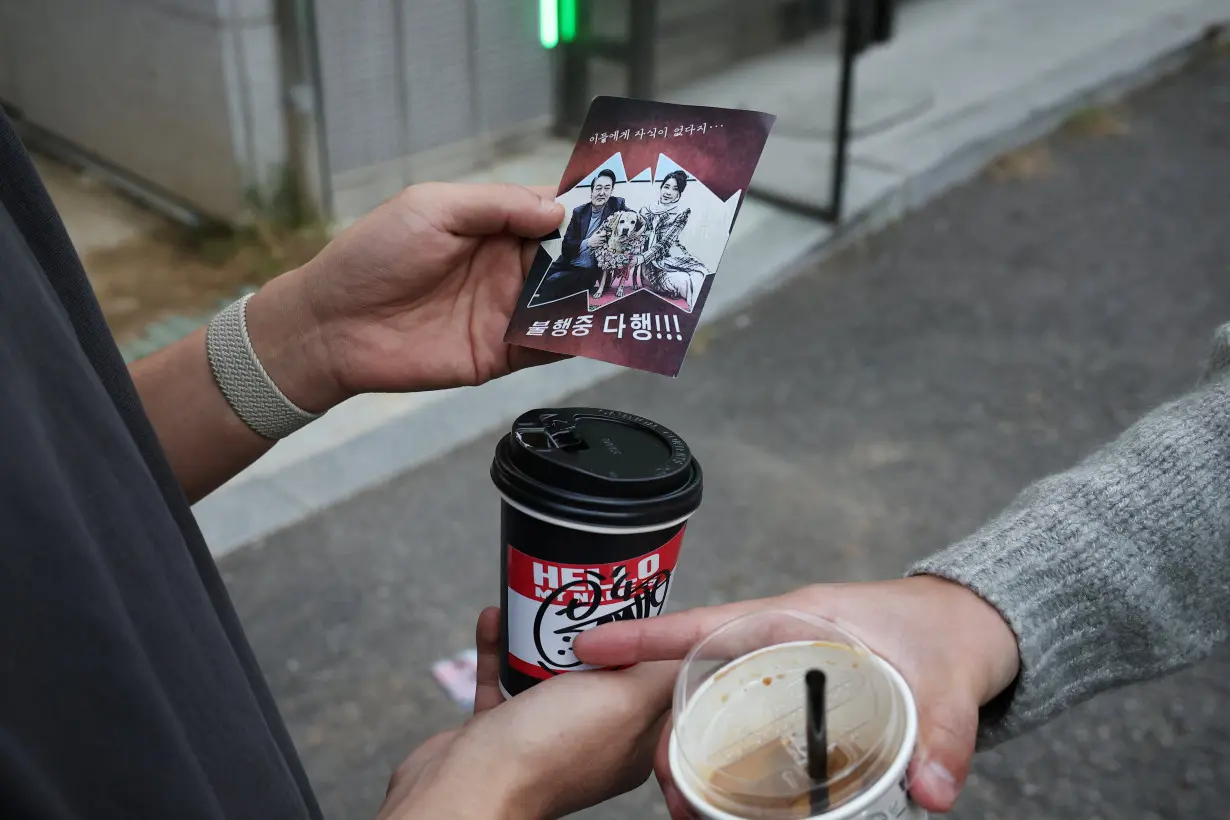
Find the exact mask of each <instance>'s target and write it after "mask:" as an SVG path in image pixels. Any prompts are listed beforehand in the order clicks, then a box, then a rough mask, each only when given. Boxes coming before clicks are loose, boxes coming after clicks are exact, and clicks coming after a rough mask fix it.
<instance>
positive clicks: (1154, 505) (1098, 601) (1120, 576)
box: [909, 324, 1230, 748]
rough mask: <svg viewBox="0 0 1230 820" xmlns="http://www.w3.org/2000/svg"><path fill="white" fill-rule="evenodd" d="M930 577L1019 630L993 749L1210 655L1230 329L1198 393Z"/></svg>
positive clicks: (1226, 451) (984, 730) (1229, 572)
mask: <svg viewBox="0 0 1230 820" xmlns="http://www.w3.org/2000/svg"><path fill="white" fill-rule="evenodd" d="M923 573H926V574H932V575H939V576H942V577H945V578H949V579H951V580H953V581H956V582H958V583H960V584H963V585H964V586H966V587H968V588H970V589H972V590H973V591H974V592H976V593H978V594H979V595H981V596H982V597H983V598H984V599H986V600H987V601H989V602H990V603H991V604H993V605H994V606H995V607H996V608H997V609H999V611H1000V612H1001V613H1002V614H1003V615H1004V617H1005V619H1006V620H1007V621H1008V623H1009V624H1010V625H1011V626H1012V629H1013V630H1014V631H1015V632H1016V635H1017V641H1018V645H1019V647H1020V653H1021V673H1020V676H1019V677H1018V679H1017V681H1016V682H1015V684H1014V685H1013V687H1012V688H1010V689H1009V691H1008V692H1006V693H1005V694H1004V696H1002V697H1001V698H1000V699H999V700H998V701H996V702H995V703H993V704H991V705H989V706H988V707H987V708H986V709H984V710H983V715H982V720H981V726H980V730H979V745H980V747H982V748H986V747H989V746H994V745H996V744H998V743H1000V742H1002V741H1004V740H1007V739H1009V738H1011V737H1013V736H1015V735H1018V734H1020V733H1022V732H1025V731H1028V730H1030V729H1032V728H1034V727H1036V726H1038V725H1040V724H1042V723H1044V722H1046V721H1047V720H1049V719H1051V718H1052V717H1055V716H1056V715H1057V714H1059V713H1060V712H1062V711H1063V710H1065V709H1067V708H1069V707H1071V706H1074V705H1076V704H1077V703H1079V702H1081V701H1083V700H1085V699H1087V698H1089V697H1091V696H1093V695H1095V694H1097V693H1098V692H1101V691H1103V690H1106V689H1109V688H1112V687H1115V686H1118V685H1121V684H1125V683H1131V682H1134V681H1142V680H1146V679H1149V678H1153V677H1156V676H1159V675H1162V674H1165V673H1167V672H1170V671H1173V670H1176V669H1178V668H1179V667H1182V666H1184V665H1186V664H1189V663H1192V662H1194V661H1197V660H1199V659H1201V658H1202V657H1204V656H1205V655H1206V654H1208V653H1209V652H1210V650H1211V649H1212V648H1213V647H1214V646H1216V645H1217V644H1218V643H1219V642H1221V641H1223V640H1224V639H1225V638H1226V634H1227V624H1228V622H1230V324H1228V325H1225V326H1223V327H1222V328H1221V329H1220V330H1219V331H1218V333H1217V337H1216V344H1215V346H1214V351H1213V355H1212V356H1211V357H1210V361H1209V365H1208V368H1207V370H1206V372H1205V375H1204V378H1203V379H1202V380H1201V382H1200V384H1199V385H1198V386H1197V388H1196V389H1195V390H1194V391H1193V392H1191V393H1189V394H1187V395H1185V396H1183V397H1182V398H1180V399H1178V400H1176V401H1173V402H1171V403H1169V404H1166V405H1164V406H1162V407H1160V408H1158V409H1157V410H1155V411H1154V412H1152V413H1151V414H1149V415H1148V416H1146V417H1145V418H1144V419H1142V420H1141V421H1139V422H1138V423H1137V424H1136V425H1135V426H1133V427H1132V428H1131V429H1129V430H1128V431H1127V432H1126V433H1124V434H1123V435H1122V436H1120V437H1119V438H1118V439H1117V440H1116V441H1114V442H1113V443H1111V444H1109V445H1107V446H1106V447H1104V448H1102V449H1101V450H1099V451H1098V452H1096V453H1094V454H1093V455H1092V456H1091V457H1089V458H1088V459H1086V460H1085V461H1084V462H1082V463H1081V464H1079V465H1078V466H1076V467H1075V468H1073V469H1071V470H1069V471H1067V472H1064V473H1060V474H1058V475H1054V476H1051V477H1049V478H1046V479H1043V480H1042V481H1039V482H1038V483H1036V484H1034V485H1033V486H1031V487H1029V488H1028V489H1026V490H1025V491H1024V492H1023V493H1021V495H1020V496H1019V497H1018V498H1017V499H1016V500H1015V501H1014V502H1013V503H1012V505H1011V506H1009V507H1008V508H1007V509H1006V510H1004V511H1003V512H1002V513H1000V515H999V516H998V517H997V518H995V519H994V520H992V521H991V522H990V523H988V524H987V525H986V526H984V527H983V528H982V529H981V530H979V531H978V532H976V533H974V534H973V535H972V536H970V537H969V538H966V539H965V540H963V541H960V542H958V543H956V544H954V545H952V546H950V547H948V548H947V549H945V550H943V551H942V552H940V553H938V554H936V555H933V556H931V557H930V558H927V559H925V560H923V561H921V562H919V563H918V564H917V565H915V566H913V567H911V569H910V572H909V574H911V575H916V574H923Z"/></svg>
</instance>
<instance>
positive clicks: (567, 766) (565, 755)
mask: <svg viewBox="0 0 1230 820" xmlns="http://www.w3.org/2000/svg"><path fill="white" fill-rule="evenodd" d="M499 633H500V612H499V610H497V609H495V608H494V607H493V608H490V609H486V610H484V611H483V613H482V615H481V616H480V617H479V621H478V627H477V629H476V636H475V637H476V644H477V647H478V670H477V689H476V691H475V699H474V712H475V714H474V717H473V718H472V719H470V721H469V722H467V723H466V725H465V726H464V727H462V728H461V729H459V730H454V731H451V732H445V733H443V734H440V735H436V736H435V737H433V738H431V739H430V740H428V741H427V742H426V743H424V744H423V745H422V746H420V747H419V749H418V750H416V751H415V752H414V753H413V754H412V755H410V757H409V758H407V759H406V762H405V763H403V764H402V766H401V767H399V769H398V771H397V773H396V774H395V775H394V776H393V779H392V781H391V782H390V784H389V790H388V795H387V797H386V799H385V804H384V806H383V807H382V808H381V810H380V814H379V820H419V818H425V817H430V818H454V817H458V818H459V817H501V818H507V820H554V818H558V817H563V816H565V815H568V814H572V813H573V812H577V811H580V810H581V809H584V808H588V807H589V806H594V805H597V804H598V803H601V802H603V801H605V800H609V799H610V798H612V797H615V796H617V795H620V794H623V793H624V792H627V791H630V790H632V789H634V788H636V787H638V786H640V785H641V784H642V783H644V782H645V780H646V779H647V778H648V777H649V773H650V772H651V771H652V770H653V756H654V750H655V748H656V746H657V743H658V738H659V737H660V736H661V733H662V727H663V726H664V725H665V724H667V723H668V722H669V721H668V714H669V710H670V704H671V690H672V687H673V685H674V682H675V678H676V675H677V673H678V669H679V664H678V663H674V662H669V661H668V662H659V663H647V664H640V665H638V666H637V667H636V668H634V669H628V670H625V671H620V672H603V671H597V672H593V673H587V674H584V675H560V676H557V677H555V678H553V679H551V680H548V681H545V682H544V683H543V684H541V685H539V686H535V687H533V688H532V689H530V690H528V691H526V692H524V693H523V694H521V695H519V696H517V697H516V698H512V699H511V700H505V698H504V696H503V694H502V693H501V691H500V689H501V685H500V644H499Z"/></svg>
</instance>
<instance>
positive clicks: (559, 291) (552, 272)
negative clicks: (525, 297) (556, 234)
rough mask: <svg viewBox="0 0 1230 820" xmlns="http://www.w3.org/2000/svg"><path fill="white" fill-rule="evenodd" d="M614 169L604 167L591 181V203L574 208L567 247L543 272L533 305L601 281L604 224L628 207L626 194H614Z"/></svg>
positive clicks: (565, 239)
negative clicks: (598, 252) (596, 252)
mask: <svg viewBox="0 0 1230 820" xmlns="http://www.w3.org/2000/svg"><path fill="white" fill-rule="evenodd" d="M614 191H615V172H614V171H612V170H610V169H609V168H603V169H602V170H601V171H599V172H598V175H597V176H596V177H594V179H593V182H591V183H590V191H589V202H587V203H585V204H584V205H580V206H578V207H576V208H575V209H573V211H572V218H571V219H570V220H569V221H568V229H567V230H566V231H564V248H563V251H561V252H560V255H559V258H558V259H556V260H555V261H554V262H552V263H551V267H549V268H547V272H546V273H545V274H543V277H542V283H541V284H540V285H539V286H538V289H537V290H536V291H535V292H534V296H533V298H531V299H530V305H531V306H533V305H543V304H546V303H547V302H554V301H556V300H557V299H563V298H564V297H566V296H571V295H573V294H574V293H582V292H584V291H587V290H591V289H592V288H593V287H594V283H595V282H597V281H598V275H599V270H598V260H597V259H595V258H594V252H593V251H594V248H596V247H598V246H599V245H601V244H602V243H603V242H605V241H606V240H607V239H608V236H607V232H606V230H605V229H604V227H603V226H604V225H605V224H606V221H607V219H608V218H610V216H611V214H614V213H618V212H619V211H626V210H628V207H627V205H626V204H625V203H624V200H623V197H618V196H612V194H613V193H614Z"/></svg>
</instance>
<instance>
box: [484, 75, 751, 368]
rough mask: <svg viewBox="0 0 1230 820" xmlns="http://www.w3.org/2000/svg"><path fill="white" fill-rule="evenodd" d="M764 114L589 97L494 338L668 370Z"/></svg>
mask: <svg viewBox="0 0 1230 820" xmlns="http://www.w3.org/2000/svg"><path fill="white" fill-rule="evenodd" d="M774 120H775V118H774V117H773V116H771V115H769V114H762V113H759V112H755V111H743V110H736V109H725V108H707V107H702V106H688V105H674V104H670V103H659V102H651V101H646V100H629V99H622V98H617V97H599V98H598V99H596V100H594V103H593V105H592V106H591V107H590V110H589V113H588V115H587V116H586V119H585V125H584V126H583V127H582V129H581V135H580V137H579V139H578V141H577V144H576V147H575V148H574V149H573V153H572V158H571V159H570V160H569V163H568V168H567V170H566V171H565V173H564V178H563V181H562V182H561V183H560V188H559V192H558V195H557V196H556V199H557V201H558V202H560V203H561V204H563V205H564V208H565V221H564V224H563V225H562V226H561V228H560V230H559V231H558V232H556V233H554V234H552V235H551V236H549V237H547V238H546V239H544V240H543V242H542V244H541V246H540V247H539V250H538V255H537V257H536V258H535V260H534V264H533V267H532V268H531V270H530V273H529V276H528V277H527V278H526V283H525V288H524V290H523V292H522V294H521V298H520V300H519V301H518V304H517V308H516V310H515V312H514V314H513V317H512V320H511V322H510V323H509V327H508V331H507V333H506V334H505V337H504V340H505V341H506V342H508V343H509V344H517V345H522V346H525V347H533V348H538V349H541V350H550V351H553V352H557V353H565V354H569V355H574V356H584V357H587V358H591V359H599V360H601V361H606V362H611V363H613V364H618V365H623V366H626V367H633V368H636V369H639V370H647V371H650V372H653V373H660V374H662V375H666V376H677V375H678V374H679V371H680V368H681V367H682V365H683V359H684V356H685V355H686V353H687V349H688V346H689V344H690V343H691V341H692V335H693V333H694V332H695V330H696V327H697V323H698V321H699V319H700V315H701V312H702V310H703V309H704V304H705V300H706V298H707V297H708V295H709V292H710V289H711V288H712V287H713V281H714V278H715V274H716V273H717V270H718V265H719V263H720V262H721V260H722V255H723V253H724V252H725V250H726V245H727V242H728V241H729V239H730V233H731V231H732V230H733V228H734V224H735V218H736V217H737V215H738V213H739V207H740V205H741V204H742V201H743V196H744V195H745V193H746V191H747V187H748V185H749V184H750V183H751V179H752V174H753V173H754V172H755V170H756V165H757V163H758V162H759V161H760V156H761V153H762V152H763V151H764V146H765V142H766V141H767V140H768V137H769V131H770V129H771V128H772V126H773V122H774Z"/></svg>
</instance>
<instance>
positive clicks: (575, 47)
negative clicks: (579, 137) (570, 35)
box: [555, 0, 592, 137]
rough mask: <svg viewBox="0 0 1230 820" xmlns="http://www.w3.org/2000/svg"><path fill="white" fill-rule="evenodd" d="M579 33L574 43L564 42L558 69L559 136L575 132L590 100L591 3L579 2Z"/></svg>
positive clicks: (557, 121) (557, 63)
mask: <svg viewBox="0 0 1230 820" xmlns="http://www.w3.org/2000/svg"><path fill="white" fill-rule="evenodd" d="M576 12H577V37H576V40H574V41H573V42H570V43H561V44H560V47H559V51H560V54H559V60H558V61H557V62H556V71H558V72H559V77H558V82H557V85H556V87H557V88H558V90H559V93H558V97H557V100H556V104H557V106H558V107H557V112H558V113H557V114H556V123H555V125H556V132H557V134H558V135H559V136H561V137H563V136H572V134H573V132H574V131H575V130H576V128H577V127H578V126H579V125H580V124H581V120H582V118H583V117H584V116H585V107H586V105H587V104H588V102H589V100H588V99H587V97H588V94H589V53H588V49H589V47H590V42H589V41H590V38H591V37H592V35H591V33H590V32H591V27H590V15H589V3H586V2H583V0H582V2H578V3H577V4H576Z"/></svg>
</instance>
